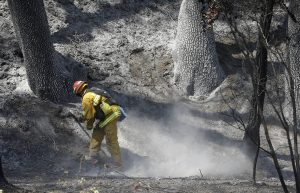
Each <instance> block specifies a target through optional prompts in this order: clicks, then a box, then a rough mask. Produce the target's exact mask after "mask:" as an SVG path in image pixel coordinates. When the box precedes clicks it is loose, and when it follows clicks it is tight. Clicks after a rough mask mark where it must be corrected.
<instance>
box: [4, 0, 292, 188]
mask: <svg viewBox="0 0 300 193" xmlns="http://www.w3.org/2000/svg"><path fill="white" fill-rule="evenodd" d="M180 2H181V1H178V0H148V1H146V0H129V1H128V0H127V1H118V2H117V1H116V0H114V1H113V0H110V1H108V0H89V1H88V0H49V1H45V6H46V10H47V15H48V21H49V25H50V29H51V33H52V39H53V43H54V46H55V48H56V50H57V52H58V53H59V54H60V56H61V57H60V58H61V59H62V60H63V61H64V62H66V63H70V64H72V63H79V64H82V65H83V66H85V67H87V69H88V79H89V82H90V83H91V85H92V86H95V87H100V88H104V89H106V90H108V92H110V94H112V95H113V96H114V97H115V98H116V99H117V100H118V101H119V102H120V103H121V104H122V105H123V106H124V108H125V109H126V111H127V113H128V118H127V119H126V120H125V121H123V122H121V123H120V124H119V141H120V145H121V148H122V157H123V160H124V165H125V171H124V172H123V173H122V174H118V175H116V176H111V175H110V174H107V173H106V172H105V171H101V172H99V170H98V169H97V168H90V167H88V166H86V165H85V163H84V161H83V159H82V158H83V155H84V154H85V153H86V152H87V150H88V137H87V136H86V134H85V133H84V132H83V131H82V125H80V124H78V123H77V122H76V121H75V120H74V119H73V118H72V116H70V112H72V113H75V114H76V113H80V110H81V109H80V108H81V107H80V103H79V101H78V102H77V103H75V102H72V103H69V104H66V105H57V104H53V103H50V102H47V101H41V100H39V99H38V98H36V97H35V96H34V95H33V94H32V93H31V91H30V89H29V87H28V85H27V82H26V72H25V67H24V64H23V56H22V52H21V50H20V48H19V46H18V43H17V40H16V38H15V35H14V32H13V31H14V30H13V26H12V22H11V19H10V15H9V10H8V6H7V2H6V1H5V0H0V26H1V29H0V42H1V44H0V82H1V84H0V106H1V110H0V126H1V135H0V142H1V149H0V150H1V153H2V155H3V162H4V163H3V166H4V170H5V173H6V176H7V177H8V179H9V181H10V182H12V183H14V184H15V185H17V186H19V187H22V188H25V189H28V190H31V191H35V192H96V191H99V192H135V191H137V192H204V193H205V192H282V189H281V186H280V184H279V182H278V180H277V179H276V178H277V174H276V171H275V169H274V166H273V163H272V160H271V159H270V158H269V157H268V156H267V155H265V154H263V153H262V154H261V156H260V158H259V166H258V174H257V178H258V181H259V183H258V185H252V183H251V167H252V164H251V161H250V160H249V158H248V157H247V156H246V155H245V153H244V152H242V151H241V149H240V147H241V144H242V141H241V140H242V137H243V131H241V130H239V129H237V128H236V127H238V126H239V124H237V123H236V121H235V120H234V119H233V118H232V116H227V115H231V114H230V113H231V109H232V108H236V109H237V113H238V115H239V116H241V117H243V118H245V120H246V119H247V117H248V115H249V99H250V97H251V83H250V79H249V77H248V75H247V74H245V73H244V72H245V71H246V69H247V68H248V67H247V66H245V64H244V63H243V62H242V59H241V52H240V51H239V49H238V47H237V46H235V44H234V41H233V40H232V38H231V37H230V35H228V32H229V31H228V27H226V25H225V24H224V22H222V21H217V22H216V23H215V26H214V30H215V33H216V41H217V42H216V43H217V51H218V53H219V59H220V63H221V65H222V67H223V68H224V70H225V72H226V73H227V75H228V76H227V78H226V80H225V81H224V82H223V83H222V85H221V86H220V87H219V88H218V89H216V90H215V91H214V92H213V93H212V94H211V95H210V96H209V97H208V98H207V99H206V100H205V101H194V102H192V101H188V100H186V99H180V97H179V96H178V95H177V93H176V91H175V89H174V88H173V86H172V69H173V61H172V58H171V52H172V48H173V42H174V38H175V34H176V26H177V16H178V12H179V6H180ZM278 20H280V18H279V19H278ZM279 22H280V21H279ZM266 109H268V108H266ZM268 122H269V125H270V127H272V130H271V134H272V140H273V142H274V145H275V148H276V149H277V150H278V152H279V159H280V160H279V161H280V164H281V166H282V168H283V171H284V176H285V178H286V179H287V180H289V182H288V185H289V186H290V188H291V190H293V185H294V182H293V176H292V173H291V172H292V169H291V165H290V164H289V156H288V149H287V146H286V140H285V137H286V136H285V132H283V131H282V130H281V129H280V126H279V124H278V122H276V121H274V117H273V116H272V115H269V116H268ZM262 139H263V136H262ZM263 146H264V147H266V144H265V142H263ZM101 154H102V157H103V160H108V161H109V157H107V156H106V154H107V150H106V147H105V145H104V146H103V152H102V153H101Z"/></svg>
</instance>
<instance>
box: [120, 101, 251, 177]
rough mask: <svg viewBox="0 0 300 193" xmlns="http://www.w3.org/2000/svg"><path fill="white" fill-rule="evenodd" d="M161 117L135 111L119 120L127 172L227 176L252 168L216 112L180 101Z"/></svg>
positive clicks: (168, 175) (179, 175)
mask: <svg viewBox="0 0 300 193" xmlns="http://www.w3.org/2000/svg"><path fill="white" fill-rule="evenodd" d="M157 113H160V112H157ZM160 117H161V118H160V119H157V118H153V117H151V116H149V117H147V116H146V115H141V114H140V112H136V111H135V112H133V111H132V112H129V113H128V118H127V119H126V120H125V121H124V122H122V123H121V125H120V134H119V139H120V145H121V147H122V148H124V149H123V151H122V152H123V160H124V162H125V167H126V168H127V170H126V174H127V175H129V176H139V177H188V176H195V175H198V176H202V175H203V176H206V177H208V176H211V177H212V176H227V177H228V176H237V175H243V174H244V173H248V172H249V171H250V168H251V163H250V161H249V160H248V159H247V157H246V156H245V155H244V154H243V153H242V152H241V151H240V150H239V148H238V144H239V142H237V140H236V139H234V138H231V137H230V135H231V133H229V131H227V130H228V126H227V128H224V124H223V123H222V121H220V120H219V119H218V115H217V113H212V112H209V113H208V112H200V111H193V110H191V109H190V108H188V107H186V106H184V105H182V104H178V105H176V106H173V107H170V110H165V111H163V112H162V114H161V116H160ZM230 131H232V130H230ZM237 132H238V131H237ZM124 151H125V153H124Z"/></svg>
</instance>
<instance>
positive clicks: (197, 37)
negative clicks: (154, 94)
mask: <svg viewBox="0 0 300 193" xmlns="http://www.w3.org/2000/svg"><path fill="white" fill-rule="evenodd" d="M204 6H205V4H204V3H203V2H202V1H200V0H183V1H182V4H181V7H180V12H179V17H178V27H177V37H176V45H175V49H174V51H173V60H174V78H175V84H176V86H177V87H178V88H179V90H180V92H181V94H183V95H187V96H203V95H207V94H208V93H209V92H211V91H212V90H213V89H214V88H216V87H217V86H218V85H219V84H220V83H221V81H222V80H223V78H224V72H223V70H222V69H221V67H220V65H219V60H218V55H217V52H216V46H215V39H214V34H213V31H212V29H205V26H203V25H204V23H203V22H202V15H201V11H202V10H203V9H204Z"/></svg>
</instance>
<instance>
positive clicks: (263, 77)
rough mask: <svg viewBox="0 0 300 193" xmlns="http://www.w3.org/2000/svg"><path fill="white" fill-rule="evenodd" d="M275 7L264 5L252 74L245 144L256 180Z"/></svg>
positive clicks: (270, 0)
mask: <svg viewBox="0 0 300 193" xmlns="http://www.w3.org/2000/svg"><path fill="white" fill-rule="evenodd" d="M273 6H274V0H266V1H264V3H263V7H262V10H263V11H262V14H261V16H260V21H259V29H258V31H259V32H258V41H257V47H256V62H255V65H254V66H253V72H252V85H253V95H252V111H251V119H250V122H249V124H248V125H247V127H246V130H245V134H244V142H245V144H246V146H247V147H248V148H249V149H248V150H249V151H250V152H249V153H250V156H251V157H252V155H253V157H254V155H255V159H254V168H253V173H254V179H255V171H256V161H257V157H258V153H259V146H260V132H259V130H260V125H261V121H262V117H261V114H260V112H263V109H264V100H265V92H266V82H267V69H268V50H267V44H268V41H269V34H270V26H271V21H272V16H273Z"/></svg>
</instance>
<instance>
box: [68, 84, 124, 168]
mask: <svg viewBox="0 0 300 193" xmlns="http://www.w3.org/2000/svg"><path fill="white" fill-rule="evenodd" d="M73 91H74V93H75V94H76V95H77V96H79V97H81V98H82V108H83V115H82V119H83V120H84V121H85V123H86V128H87V129H88V130H92V129H93V132H92V137H91V140H90V146H89V154H88V155H86V156H85V159H86V160H90V161H92V163H96V162H97V161H98V155H99V151H100V149H101V143H102V141H103V139H104V137H105V139H106V144H107V147H108V150H109V152H110V154H111V157H112V159H113V162H114V166H115V167H117V168H118V169H122V159H121V154H120V146H119V143H118V136H117V130H118V129H117V121H118V120H120V119H123V118H124V116H125V113H124V111H123V109H122V108H121V107H120V106H119V105H118V104H117V103H116V102H115V101H114V100H113V99H112V98H111V97H110V96H109V95H108V94H107V92H105V91H101V93H99V91H98V92H97V91H92V90H90V89H89V88H88V84H87V82H85V81H76V82H74V84H73ZM95 121H98V123H97V124H96V126H95V127H94V122H95Z"/></svg>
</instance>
